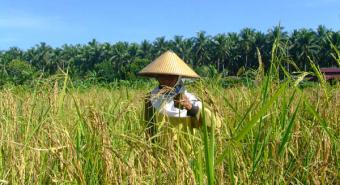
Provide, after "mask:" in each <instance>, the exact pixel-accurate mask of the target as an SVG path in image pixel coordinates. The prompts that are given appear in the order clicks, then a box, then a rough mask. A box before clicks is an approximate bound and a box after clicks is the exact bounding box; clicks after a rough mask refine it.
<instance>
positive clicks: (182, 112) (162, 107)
mask: <svg viewBox="0 0 340 185" xmlns="http://www.w3.org/2000/svg"><path fill="white" fill-rule="evenodd" d="M159 91H160V89H159V87H156V88H155V89H154V90H152V91H151V104H152V106H153V107H154V108H155V109H156V110H157V111H159V112H160V113H162V114H164V115H167V116H169V117H189V116H187V110H186V109H179V108H176V107H175V103H174V100H173V98H171V97H169V96H166V95H161V94H158V93H159ZM184 95H186V96H187V97H188V99H189V101H190V103H191V104H192V105H193V106H198V107H199V109H202V102H200V101H199V100H198V99H197V98H196V97H195V96H194V95H193V94H191V93H188V92H187V91H186V90H185V91H184Z"/></svg>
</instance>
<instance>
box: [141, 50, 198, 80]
mask: <svg viewBox="0 0 340 185" xmlns="http://www.w3.org/2000/svg"><path fill="white" fill-rule="evenodd" d="M138 74H139V75H141V76H149V77H155V76H159V75H178V76H183V77H187V78H199V77H200V76H199V75H198V74H197V73H196V72H195V71H194V70H192V69H191V68H190V67H189V66H188V65H187V64H186V63H185V62H184V61H183V60H182V59H180V58H179V57H178V56H177V55H176V54H175V53H174V52H172V51H166V52H165V53H163V54H162V55H161V56H159V57H158V58H156V59H155V60H154V61H153V62H151V63H150V64H149V65H147V66H146V67H145V68H144V69H142V70H141V71H140V72H139V73H138Z"/></svg>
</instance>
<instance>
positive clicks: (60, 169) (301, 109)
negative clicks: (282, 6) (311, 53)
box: [0, 46, 340, 184]
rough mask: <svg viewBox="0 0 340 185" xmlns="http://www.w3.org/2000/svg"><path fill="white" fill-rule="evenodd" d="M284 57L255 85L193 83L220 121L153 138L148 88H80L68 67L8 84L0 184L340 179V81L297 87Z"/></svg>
mask: <svg viewBox="0 0 340 185" xmlns="http://www.w3.org/2000/svg"><path fill="white" fill-rule="evenodd" d="M275 50H276V48H275V46H274V47H273V53H277V52H276V51H275ZM335 53H336V52H335ZM258 56H260V54H259V53H258ZM279 56H280V55H273V58H272V62H273V66H272V69H271V70H270V71H271V72H270V73H269V74H268V75H264V74H263V73H259V74H258V75H257V77H256V81H257V82H256V85H254V86H251V87H248V86H244V85H241V84H240V85H236V86H234V87H232V88H228V89H225V88H223V87H222V86H221V83H220V80H223V79H220V80H217V79H206V80H202V81H199V82H198V83H194V84H192V85H190V86H189V89H190V91H192V92H193V93H195V94H197V95H198V96H200V98H201V99H202V101H203V102H204V105H209V106H212V107H213V111H214V112H218V114H220V115H221V118H222V122H223V124H222V126H221V128H220V129H211V128H208V127H206V123H205V121H204V122H203V127H202V128H201V129H194V130H190V129H187V128H185V127H183V128H181V127H174V126H171V125H169V124H166V123H165V124H163V125H160V126H159V127H160V128H159V132H158V134H157V135H156V136H155V137H157V138H158V142H156V143H152V142H150V141H149V140H148V139H147V137H146V135H145V125H144V124H143V123H142V114H143V113H142V112H143V111H142V109H143V98H144V95H145V93H146V92H148V91H150V88H151V87H150V86H147V87H138V88H129V86H119V87H118V86H117V87H114V88H106V87H96V86H93V87H89V88H87V89H85V90H84V89H77V88H76V87H74V86H73V85H72V82H71V81H70V80H69V79H68V76H67V73H65V74H64V75H63V76H61V77H56V78H54V79H51V80H50V81H43V80H42V81H41V82H40V83H38V85H37V86H36V87H35V88H33V89H26V88H22V87H7V88H5V89H3V90H1V91H0V184H339V183H340V180H339V179H340V176H339V169H340V162H339V161H340V159H339V156H340V149H339V147H340V146H339V134H340V126H339V125H340V124H339V122H340V101H339V98H340V89H339V85H334V86H330V85H329V84H327V83H326V82H321V83H317V84H315V85H314V86H313V87H307V88H299V84H300V83H301V82H302V79H303V77H304V76H305V74H302V76H300V77H299V78H297V79H294V78H292V77H289V76H287V78H285V80H283V81H282V80H281V81H280V79H279V76H280V75H278V74H277V73H278V72H283V73H284V75H288V74H287V73H285V72H284V71H283V69H282V68H281V67H282V66H283V65H282V62H283V61H285V60H284V59H283V58H280V57H279ZM334 57H335V58H337V59H339V55H336V54H335V55H334ZM261 62H262V61H261V60H260V57H259V63H261ZM280 66H281V67H280ZM259 71H260V70H259ZM314 72H315V73H318V69H317V67H316V66H315V71H314ZM319 75H320V74H319ZM320 78H322V76H321V75H320ZM51 84H53V85H51ZM203 118H205V115H204V114H203Z"/></svg>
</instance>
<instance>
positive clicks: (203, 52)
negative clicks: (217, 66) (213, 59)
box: [193, 31, 210, 67]
mask: <svg viewBox="0 0 340 185" xmlns="http://www.w3.org/2000/svg"><path fill="white" fill-rule="evenodd" d="M209 40H210V37H209V36H206V35H205V32H204V31H201V32H198V33H197V36H196V38H195V42H194V43H195V44H194V53H195V59H194V62H193V66H194V67H197V65H204V64H207V63H208V61H209V59H210V57H209V52H208V48H209V46H208V45H209Z"/></svg>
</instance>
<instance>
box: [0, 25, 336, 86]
mask: <svg viewBox="0 0 340 185" xmlns="http://www.w3.org/2000/svg"><path fill="white" fill-rule="evenodd" d="M274 42H276V44H277V46H278V48H277V52H276V53H275V55H278V56H279V57H281V58H285V60H284V61H282V62H284V63H282V65H283V66H284V67H285V68H287V70H288V71H298V70H305V71H308V70H311V67H310V61H309V59H308V57H310V58H311V59H312V60H313V62H315V63H316V64H317V65H318V66H320V67H330V66H336V62H335V60H334V58H332V56H331V53H332V52H333V51H332V48H331V46H330V43H333V44H334V45H335V46H336V47H337V48H340V31H332V30H330V29H327V28H326V27H324V26H319V27H318V28H317V29H316V30H312V29H298V30H294V31H293V32H291V33H288V32H286V31H284V29H283V27H281V26H276V27H274V28H273V29H269V30H268V32H267V33H263V32H260V31H256V30H254V29H251V28H244V29H242V30H241V31H240V32H239V33H234V32H232V33H227V34H217V35H215V36H210V35H207V34H206V33H205V32H198V33H197V35H196V36H195V37H191V38H184V37H182V36H175V37H174V38H173V39H170V40H166V39H165V37H159V38H156V39H155V40H154V41H153V42H150V41H147V40H144V41H142V42H141V43H128V42H117V43H114V44H111V43H107V42H105V43H98V42H97V41H96V40H95V39H93V40H92V41H90V42H89V43H88V44H85V45H80V44H77V45H63V46H62V47H58V48H53V47H51V46H49V45H47V44H46V43H40V44H38V45H36V46H35V47H32V48H30V49H28V50H25V51H24V50H21V49H19V48H17V47H12V48H10V49H9V50H6V51H0V85H2V84H4V83H6V82H12V83H15V84H23V83H27V82H29V81H30V80H32V79H34V77H35V76H45V77H48V76H50V75H54V74H56V73H58V70H59V69H61V70H64V71H66V70H68V71H69V74H70V76H71V77H72V78H73V79H79V80H88V79H90V78H91V79H93V78H94V79H96V80H97V81H101V82H111V81H114V80H117V79H123V80H131V79H135V78H136V73H137V72H138V71H139V70H140V69H142V68H143V67H144V66H145V65H147V64H148V63H150V62H151V61H152V60H153V59H155V58H156V57H157V56H159V55H160V54H161V53H163V52H164V51H166V50H173V51H174V52H176V53H177V54H178V55H179V56H180V57H181V58H182V59H184V61H186V62H187V63H188V64H189V65H190V66H192V67H193V68H194V69H196V70H197V71H198V72H201V73H202V74H201V75H203V76H204V75H205V74H206V71H207V70H210V71H211V68H214V70H213V71H216V72H218V73H222V74H223V75H224V76H226V75H236V74H237V72H238V71H239V69H241V68H242V69H245V70H247V69H254V68H257V67H258V56H257V54H256V53H257V52H256V51H257V48H258V49H259V51H260V53H261V56H262V61H263V64H264V67H265V69H268V66H269V65H270V58H271V55H272V53H271V52H272V46H273V43H274ZM291 61H294V64H293V63H292V62H291ZM207 67H209V69H208V68H207Z"/></svg>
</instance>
